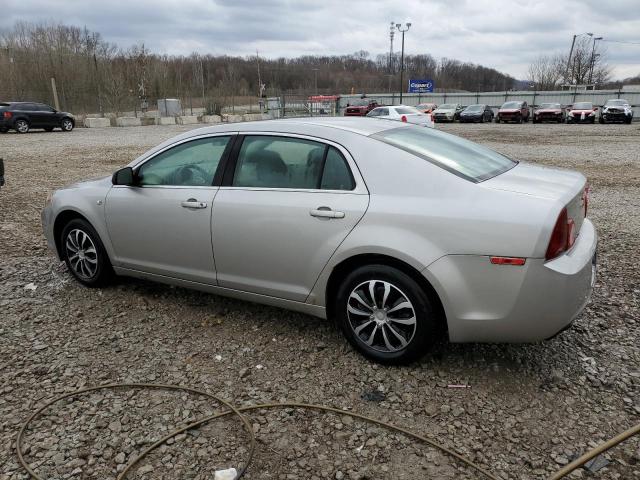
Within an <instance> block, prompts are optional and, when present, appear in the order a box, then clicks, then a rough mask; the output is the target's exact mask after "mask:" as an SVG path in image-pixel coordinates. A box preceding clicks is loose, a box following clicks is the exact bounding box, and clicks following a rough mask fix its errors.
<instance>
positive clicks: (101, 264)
mask: <svg viewBox="0 0 640 480" xmlns="http://www.w3.org/2000/svg"><path fill="white" fill-rule="evenodd" d="M60 251H61V252H62V258H63V260H64V262H65V263H66V264H67V268H68V269H69V272H71V274H72V275H73V276H74V277H75V278H76V280H78V281H79V282H80V283H82V284H83V285H85V286H87V287H92V288H95V287H102V286H104V285H106V284H108V283H109V282H110V281H111V280H112V278H113V268H112V267H111V262H110V261H109V256H108V255H107V251H106V250H105V248H104V245H103V244H102V241H101V240H100V236H99V235H98V233H97V232H96V231H95V229H94V228H93V227H92V226H91V225H90V224H89V222H87V221H86V220H83V219H81V218H76V219H73V220H71V221H70V222H69V223H67V224H66V225H65V227H64V228H63V229H62V234H61V236H60Z"/></svg>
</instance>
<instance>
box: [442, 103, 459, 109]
mask: <svg viewBox="0 0 640 480" xmlns="http://www.w3.org/2000/svg"><path fill="white" fill-rule="evenodd" d="M454 108H456V104H455V103H445V104H444V105H440V106H439V107H438V110H442V109H445V110H452V109H454Z"/></svg>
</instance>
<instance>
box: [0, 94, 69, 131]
mask: <svg viewBox="0 0 640 480" xmlns="http://www.w3.org/2000/svg"><path fill="white" fill-rule="evenodd" d="M74 126H75V120H74V119H73V115H71V114H70V113H67V112H59V111H57V110H56V109H55V108H53V107H50V106H49V105H45V104H44V103H35V102H0V133H6V132H8V131H9V130H10V129H14V130H15V131H16V132H18V133H27V132H28V131H29V130H30V129H32V128H44V129H45V130H46V131H47V132H50V131H52V130H53V129H54V128H61V129H62V131H63V132H70V131H71V130H73V127H74Z"/></svg>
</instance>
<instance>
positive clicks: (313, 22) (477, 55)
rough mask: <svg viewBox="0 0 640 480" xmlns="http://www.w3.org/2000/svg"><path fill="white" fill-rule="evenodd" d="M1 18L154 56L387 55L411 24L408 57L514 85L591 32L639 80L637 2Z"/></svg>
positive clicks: (6, 11) (140, 10) (3, 3)
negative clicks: (58, 27) (399, 27)
mask: <svg viewBox="0 0 640 480" xmlns="http://www.w3.org/2000/svg"><path fill="white" fill-rule="evenodd" d="M0 12H2V14H1V15H0V31H1V30H2V29H6V28H10V27H11V26H12V25H13V24H14V23H15V22H16V21H19V20H22V21H30V22H39V21H53V22H63V23H66V24H74V25H78V26H87V27H88V28H89V29H90V30H93V31H97V32H100V33H101V34H102V35H103V37H104V38H105V39H106V40H108V41H110V42H114V43H117V44H118V45H119V46H122V47H129V46H130V45H132V44H134V43H139V42H144V43H145V44H146V45H147V46H148V47H150V48H151V50H153V51H154V52H157V53H168V54H189V53H191V52H199V53H212V54H227V55H249V54H251V55H254V54H255V51H256V49H257V50H259V52H260V55H263V56H267V57H279V56H287V57H290V56H296V55H301V54H311V55H313V54H344V53H351V52H354V51H357V50H367V51H369V52H370V53H372V54H376V53H382V52H386V51H388V49H389V35H388V30H389V22H390V21H392V20H393V21H396V22H406V21H410V22H411V23H412V27H411V30H410V31H409V33H408V34H407V36H406V45H405V51H406V52H408V53H429V54H431V55H433V56H434V57H435V58H441V57H449V58H456V59H458V60H463V61H470V62H475V63H480V64H482V65H485V66H488V67H493V68H496V69H498V70H500V71H503V72H505V73H508V74H511V75H513V76H515V77H516V78H520V79H524V78H526V72H527V66H528V64H529V63H530V61H531V60H532V59H533V58H535V57H536V56H537V55H539V54H540V53H554V52H556V51H562V52H567V51H568V50H569V47H570V44H571V38H572V36H573V34H579V33H583V32H593V33H595V34H596V35H597V36H602V37H604V38H605V40H608V41H607V42H603V43H602V45H603V46H604V47H605V48H606V49H607V58H608V61H609V63H610V64H611V66H612V67H613V73H614V77H615V78H625V77H629V76H635V75H638V74H640V0H321V1H318V0H297V1H295V0H127V1H125V0H103V1H98V0H0ZM614 41H616V42H635V43H636V44H635V45H633V44H625V43H615V42H614ZM396 46H398V47H399V42H396Z"/></svg>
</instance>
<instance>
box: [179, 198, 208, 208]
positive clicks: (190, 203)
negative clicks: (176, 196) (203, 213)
mask: <svg viewBox="0 0 640 480" xmlns="http://www.w3.org/2000/svg"><path fill="white" fill-rule="evenodd" d="M181 205H182V206H183V207H184V208H207V202H199V201H198V200H196V199H195V198H190V199H189V200H186V201H184V202H182V203H181Z"/></svg>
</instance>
